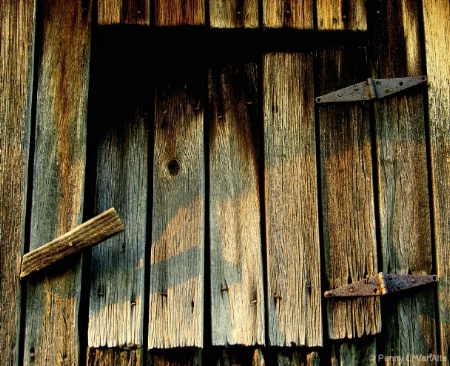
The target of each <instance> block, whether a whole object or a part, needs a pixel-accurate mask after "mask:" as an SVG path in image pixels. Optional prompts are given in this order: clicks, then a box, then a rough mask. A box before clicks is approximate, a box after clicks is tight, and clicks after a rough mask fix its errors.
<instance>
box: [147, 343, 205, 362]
mask: <svg viewBox="0 0 450 366" xmlns="http://www.w3.org/2000/svg"><path fill="white" fill-rule="evenodd" d="M202 355H203V350H202V349H200V348H192V347H186V348H177V349H175V350H152V351H151V352H149V357H148V361H147V366H202V365H203V359H202Z"/></svg>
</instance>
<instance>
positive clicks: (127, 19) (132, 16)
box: [97, 0, 150, 25]
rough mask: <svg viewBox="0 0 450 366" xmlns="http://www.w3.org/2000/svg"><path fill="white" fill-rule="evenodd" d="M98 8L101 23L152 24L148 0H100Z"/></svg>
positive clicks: (99, 22)
mask: <svg viewBox="0 0 450 366" xmlns="http://www.w3.org/2000/svg"><path fill="white" fill-rule="evenodd" d="M97 9H98V10H97V17H98V24H99V25H107V24H135V25H150V1H148V0H98V1H97Z"/></svg>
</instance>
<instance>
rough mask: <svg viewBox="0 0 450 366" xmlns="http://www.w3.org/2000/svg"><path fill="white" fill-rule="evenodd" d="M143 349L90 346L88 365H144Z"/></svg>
mask: <svg viewBox="0 0 450 366" xmlns="http://www.w3.org/2000/svg"><path fill="white" fill-rule="evenodd" d="M143 360H144V358H143V349H142V348H136V349H129V350H128V349H120V348H100V349H97V348H89V350H88V356H87V366H101V365H105V366H110V365H114V366H142V365H143V362H144V361H143Z"/></svg>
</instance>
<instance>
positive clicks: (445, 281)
mask: <svg viewBox="0 0 450 366" xmlns="http://www.w3.org/2000/svg"><path fill="white" fill-rule="evenodd" d="M423 18H424V28H425V51H426V67H427V74H428V85H429V88H428V103H429V107H428V110H429V136H430V147H431V178H432V180H431V182H432V190H433V191H432V199H433V209H434V212H433V217H434V234H435V235H434V237H435V240H436V242H435V250H436V253H435V255H436V267H437V275H438V278H439V283H438V306H439V322H440V323H439V326H440V328H439V329H440V332H439V334H440V353H441V356H442V357H445V358H446V360H447V361H448V360H449V359H450V343H449V339H450V267H449V265H448V264H449V263H450V247H449V245H448V243H449V242H450V220H449V219H448V217H449V216H448V213H449V212H450V200H449V198H448V195H449V192H450V134H449V129H450V68H449V58H448V55H449V51H450V23H449V19H450V3H449V2H448V1H446V0H440V1H430V0H424V1H423Z"/></svg>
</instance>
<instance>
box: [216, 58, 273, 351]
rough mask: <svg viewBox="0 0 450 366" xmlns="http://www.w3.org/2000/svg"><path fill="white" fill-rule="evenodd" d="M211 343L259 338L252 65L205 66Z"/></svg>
mask: <svg viewBox="0 0 450 366" xmlns="http://www.w3.org/2000/svg"><path fill="white" fill-rule="evenodd" d="M208 85H209V87H208V90H209V106H210V107H209V110H210V115H209V118H208V121H209V122H208V124H209V126H210V130H209V131H210V138H209V141H210V152H209V171H210V193H209V196H210V199H209V202H210V248H211V249H210V261H211V262H210V265H211V327H212V344H213V345H226V344H230V345H233V344H241V345H248V346H249V345H255V344H260V345H261V344H264V288H263V286H264V285H263V264H262V263H263V262H262V247H261V218H260V215H261V209H260V203H259V186H258V172H259V168H258V163H259V162H258V122H259V120H258V107H259V103H258V87H257V85H258V70H257V67H256V64H255V63H250V62H249V63H230V64H226V65H223V66H216V67H212V68H211V69H210V71H209V82H208Z"/></svg>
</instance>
